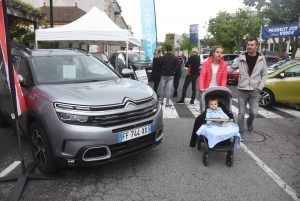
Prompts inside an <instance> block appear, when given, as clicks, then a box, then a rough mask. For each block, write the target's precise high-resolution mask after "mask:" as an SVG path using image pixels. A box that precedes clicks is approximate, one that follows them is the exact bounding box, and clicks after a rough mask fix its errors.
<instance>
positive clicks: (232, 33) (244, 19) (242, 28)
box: [208, 8, 263, 52]
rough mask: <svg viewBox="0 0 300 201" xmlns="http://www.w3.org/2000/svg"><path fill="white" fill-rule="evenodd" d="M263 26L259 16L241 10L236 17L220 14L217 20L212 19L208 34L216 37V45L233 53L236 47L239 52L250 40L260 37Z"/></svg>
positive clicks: (224, 13) (246, 10) (245, 9)
mask: <svg viewBox="0 0 300 201" xmlns="http://www.w3.org/2000/svg"><path fill="white" fill-rule="evenodd" d="M262 24H263V20H262V17H261V16H260V15H259V14H255V13H253V11H251V10H249V9H247V8H244V9H241V8H239V9H238V11H237V12H236V13H235V15H230V14H229V13H226V12H219V13H218V14H217V17H216V18H211V19H210V20H209V24H208V32H210V33H211V35H212V36H213V37H214V40H215V42H216V44H215V45H221V46H222V47H223V48H224V49H225V50H226V49H227V50H229V51H230V52H233V48H234V47H235V48H236V50H237V51H239V50H240V48H241V47H242V46H243V45H244V44H246V42H247V40H248V39H249V38H251V37H258V36H259V33H260V26H261V25H262Z"/></svg>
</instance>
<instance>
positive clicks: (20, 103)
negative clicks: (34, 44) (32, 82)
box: [0, 0, 26, 116]
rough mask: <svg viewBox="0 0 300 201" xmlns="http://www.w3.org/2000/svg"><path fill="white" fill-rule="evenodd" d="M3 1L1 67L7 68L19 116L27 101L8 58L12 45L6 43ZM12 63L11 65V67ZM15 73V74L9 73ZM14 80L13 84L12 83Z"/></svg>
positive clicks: (8, 82)
mask: <svg viewBox="0 0 300 201" xmlns="http://www.w3.org/2000/svg"><path fill="white" fill-rule="evenodd" d="M2 1H3V0H0V46H1V47H0V67H1V69H2V68H5V71H6V77H7V84H8V87H9V89H10V90H11V93H12V92H13V91H15V95H13V94H12V98H13V99H14V97H15V99H16V104H17V110H18V111H17V114H18V116H19V115H20V114H22V112H24V111H25V109H26V104H25V99H24V97H23V93H22V89H21V86H20V83H19V80H18V77H17V73H16V71H15V68H14V67H13V64H12V61H9V57H8V51H10V44H8V43H7V41H6V34H8V33H7V32H6V31H5V21H4V20H5V18H4V13H3V5H2V3H3V2H2ZM9 63H11V65H9ZM10 66H11V67H12V68H13V70H12V71H9V68H10ZM9 72H13V73H9ZM10 80H12V82H10ZM10 83H13V85H14V88H15V90H12V88H11V84H10Z"/></svg>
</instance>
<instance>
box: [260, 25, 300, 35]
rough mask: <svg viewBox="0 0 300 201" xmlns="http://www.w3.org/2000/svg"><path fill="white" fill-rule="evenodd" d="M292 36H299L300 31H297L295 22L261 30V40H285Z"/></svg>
mask: <svg viewBox="0 0 300 201" xmlns="http://www.w3.org/2000/svg"><path fill="white" fill-rule="evenodd" d="M293 36H300V29H298V23H297V22H295V23H290V24H279V25H274V26H267V27H263V29H262V38H285V37H293Z"/></svg>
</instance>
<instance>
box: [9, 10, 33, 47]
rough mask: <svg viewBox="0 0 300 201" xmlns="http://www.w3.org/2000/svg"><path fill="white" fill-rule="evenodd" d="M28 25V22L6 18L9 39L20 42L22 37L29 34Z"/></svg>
mask: <svg viewBox="0 0 300 201" xmlns="http://www.w3.org/2000/svg"><path fill="white" fill-rule="evenodd" d="M29 25H30V22H29V21H26V20H23V19H20V18H16V17H13V16H10V17H9V18H8V28H9V36H10V39H11V40H16V41H21V39H22V37H23V36H24V35H26V34H29V33H30V32H31V30H30V29H29Z"/></svg>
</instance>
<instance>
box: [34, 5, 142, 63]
mask: <svg viewBox="0 0 300 201" xmlns="http://www.w3.org/2000/svg"><path fill="white" fill-rule="evenodd" d="M38 41H47V42H69V43H80V44H89V45H119V46H126V51H127V50H128V46H138V47H141V41H140V40H139V39H137V38H135V37H134V36H133V35H132V34H131V33H130V32H129V31H128V30H126V29H121V28H120V27H118V26H117V25H116V24H115V23H114V22H113V21H112V20H111V19H110V18H109V17H108V16H107V15H106V14H105V13H104V12H102V11H100V10H99V9H98V8H97V7H95V6H94V7H93V8H92V9H91V10H90V11H89V12H88V13H86V14H85V15H84V16H82V17H81V18H79V19H77V20H75V21H74V22H71V23H69V24H66V25H64V26H61V27H56V28H48V29H36V30H35V43H36V47H37V42H38ZM126 57H127V54H126ZM126 64H128V58H126Z"/></svg>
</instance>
